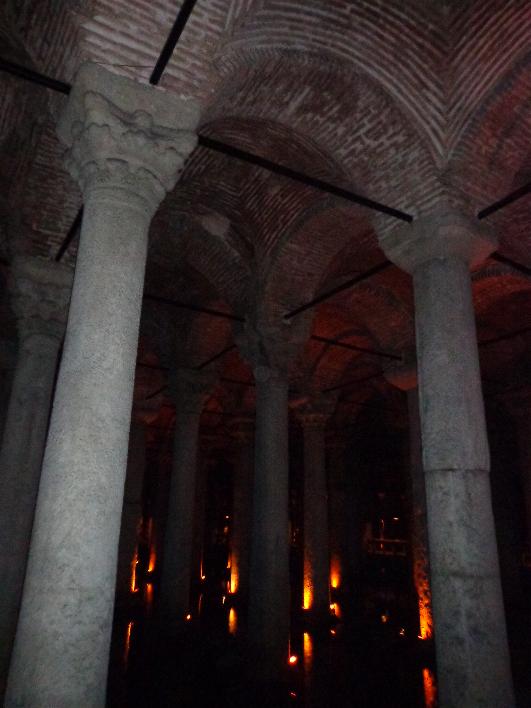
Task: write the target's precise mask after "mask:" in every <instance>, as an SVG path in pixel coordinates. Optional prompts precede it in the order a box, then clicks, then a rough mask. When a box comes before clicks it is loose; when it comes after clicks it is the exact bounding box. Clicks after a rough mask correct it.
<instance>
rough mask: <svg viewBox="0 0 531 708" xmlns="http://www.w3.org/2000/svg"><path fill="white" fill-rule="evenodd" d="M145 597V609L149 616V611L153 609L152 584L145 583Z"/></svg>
mask: <svg viewBox="0 0 531 708" xmlns="http://www.w3.org/2000/svg"><path fill="white" fill-rule="evenodd" d="M145 593H146V595H145V597H146V608H147V611H148V614H151V609H152V607H153V583H146V590H145Z"/></svg>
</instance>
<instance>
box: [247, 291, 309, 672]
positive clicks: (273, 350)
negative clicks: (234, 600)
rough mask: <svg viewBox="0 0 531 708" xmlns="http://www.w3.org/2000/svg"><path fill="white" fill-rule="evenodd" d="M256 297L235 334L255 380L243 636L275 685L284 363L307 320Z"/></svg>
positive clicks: (284, 484) (284, 466) (280, 647)
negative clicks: (288, 316)
mask: <svg viewBox="0 0 531 708" xmlns="http://www.w3.org/2000/svg"><path fill="white" fill-rule="evenodd" d="M270 306H271V303H266V302H263V301H262V300H261V299H260V298H258V299H257V302H256V303H255V308H254V309H253V310H251V311H250V312H249V313H248V316H247V318H246V321H245V324H244V325H243V328H242V331H237V332H236V338H237V343H238V346H239V348H240V351H241V352H242V355H243V357H244V358H245V359H247V361H248V362H249V364H250V365H251V367H252V369H253V372H254V378H255V383H256V420H255V439H254V482H253V520H252V529H251V535H252V539H251V560H250V569H249V571H250V572H249V610H248V640H249V646H250V648H251V655H252V656H253V659H254V663H253V671H254V672H255V673H256V677H257V678H258V679H260V680H262V681H264V682H266V683H267V682H272V683H276V682H277V681H278V680H279V679H281V678H282V676H283V672H284V671H285V670H286V669H287V666H288V663H287V660H288V649H289V631H290V537H289V449H288V423H289V420H288V388H289V366H290V364H291V362H292V361H293V360H294V358H295V357H296V355H297V353H298V352H299V351H300V349H301V347H302V345H303V343H304V342H305V341H306V338H307V336H308V330H309V322H310V320H309V319H307V318H306V317H301V318H297V319H296V321H295V322H291V323H286V322H283V321H279V320H278V319H277V317H276V316H275V315H272V314H270V313H269V311H268V309H269V307H270Z"/></svg>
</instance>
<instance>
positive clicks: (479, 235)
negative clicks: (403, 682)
mask: <svg viewBox="0 0 531 708" xmlns="http://www.w3.org/2000/svg"><path fill="white" fill-rule="evenodd" d="M380 243H381V246H382V248H383V250H384V252H385V253H386V254H387V256H388V258H389V259H390V260H392V261H393V262H394V263H396V264H397V265H398V266H400V267H401V268H403V269H404V270H406V271H408V272H410V273H411V274H412V275H413V285H414V290H415V317H416V341H417V366H418V376H419V397H420V416H421V426H422V447H423V464H424V471H425V476H426V498H427V508H428V531H429V544H430V567H431V578H432V594H433V611H434V619H435V641H436V656H437V669H438V681H439V688H440V702H441V706H444V708H450V707H451V708H454V707H455V708H457V707H459V708H462V707H463V706H471V707H472V706H506V707H507V708H510V707H511V706H513V705H514V699H513V689H512V679H511V670H510V662H509V651H508V646H507V633H506V627H505V615H504V607H503V599H502V591H501V583H500V572H499V563H498V551H497V547H496V536H495V529H494V518H493V513H492V504H491V492H490V479H489V464H490V461H489V449H488V443H487V436H486V428H485V415H484V408H483V399H482V393H481V380H480V372H479V360H478V351H477V342H476V330H475V322H474V308H473V303H472V291H471V283H470V274H469V267H470V266H471V265H472V266H473V265H477V264H479V263H480V262H481V261H482V260H483V259H484V258H486V257H487V256H488V255H489V254H490V253H491V252H492V251H493V250H494V248H495V240H494V239H493V238H492V237H491V236H490V234H489V232H487V231H486V230H485V229H483V228H481V229H480V225H479V224H478V223H477V221H475V220H468V219H467V218H465V217H464V216H462V215H460V214H454V213H452V212H448V213H445V214H442V215H441V214H437V215H434V216H432V217H424V218H421V219H418V220H417V221H416V222H414V223H413V225H412V226H409V227H407V230H404V231H401V232H398V233H396V232H393V233H391V234H389V235H387V236H386V237H384V238H382V239H381V242H380Z"/></svg>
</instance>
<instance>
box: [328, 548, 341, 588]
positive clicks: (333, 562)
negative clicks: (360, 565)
mask: <svg viewBox="0 0 531 708" xmlns="http://www.w3.org/2000/svg"><path fill="white" fill-rule="evenodd" d="M340 585H341V561H340V560H339V558H338V557H337V556H332V558H331V559H330V586H331V587H332V588H334V590H336V589H337V588H338V587H339V586H340Z"/></svg>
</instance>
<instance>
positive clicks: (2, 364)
mask: <svg viewBox="0 0 531 708" xmlns="http://www.w3.org/2000/svg"><path fill="white" fill-rule="evenodd" d="M16 360H17V347H16V343H15V342H12V341H10V340H9V339H2V340H0V440H1V439H2V435H3V432H4V426H5V422H6V418H7V409H8V406H9V396H10V393H11V385H12V383H13V375H14V372H15V364H16Z"/></svg>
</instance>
